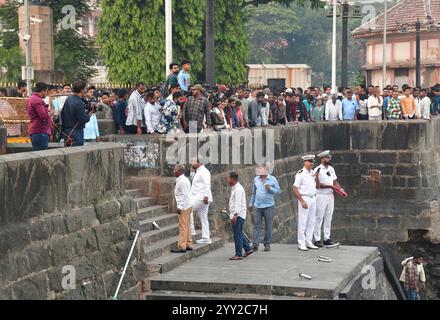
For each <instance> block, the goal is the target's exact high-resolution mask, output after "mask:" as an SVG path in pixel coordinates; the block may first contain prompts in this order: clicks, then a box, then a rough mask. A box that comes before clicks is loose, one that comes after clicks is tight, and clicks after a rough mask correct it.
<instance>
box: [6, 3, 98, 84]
mask: <svg viewBox="0 0 440 320" xmlns="http://www.w3.org/2000/svg"><path fill="white" fill-rule="evenodd" d="M38 3H39V4H42V5H47V6H49V7H51V8H52V12H53V25H54V47H55V69H56V70H59V71H62V72H63V73H64V76H65V79H66V81H73V80H75V79H83V80H88V79H90V78H91V77H93V76H94V75H95V74H96V70H95V69H94V68H91V67H89V66H90V65H93V64H94V63H95V61H96V59H97V53H96V50H95V49H94V43H93V42H92V41H90V40H88V39H86V38H85V37H83V36H81V34H79V32H78V31H77V30H78V28H79V27H80V21H81V19H82V17H83V16H85V15H87V14H88V13H89V12H90V8H89V7H88V1H87V0H41V1H38ZM67 5H71V6H73V7H74V8H75V13H76V20H77V25H76V29H75V30H64V29H62V28H59V25H60V23H61V21H62V19H63V18H64V17H65V14H64V13H62V8H63V7H64V6H67ZM19 6H20V5H19V4H18V3H17V2H16V1H15V0H7V2H6V4H5V5H4V6H1V7H0V20H1V21H2V23H3V27H2V28H3V29H7V30H8V29H11V30H12V29H13V30H15V32H4V33H1V32H0V41H1V42H2V44H3V47H4V49H7V50H9V49H11V53H8V52H6V54H7V55H8V56H13V55H14V54H17V52H18V53H19V55H17V56H16V57H17V60H18V61H21V60H20V58H22V56H23V55H22V53H21V52H20V50H19V49H18V45H19V41H20V39H19V37H18V35H17V32H18V29H19V25H18V8H19ZM17 60H16V61H17ZM23 63H24V62H20V64H10V67H13V66H14V65H15V67H13V68H17V69H16V70H15V69H14V70H11V71H10V72H12V73H13V74H14V75H16V76H17V77H20V75H21V65H22V64H23ZM37 80H38V79H37Z"/></svg>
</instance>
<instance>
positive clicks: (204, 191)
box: [191, 162, 212, 243]
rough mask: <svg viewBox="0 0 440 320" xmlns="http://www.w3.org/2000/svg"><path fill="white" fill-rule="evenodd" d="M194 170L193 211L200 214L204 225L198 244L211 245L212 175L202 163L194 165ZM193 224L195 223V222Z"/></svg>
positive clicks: (192, 188) (192, 187)
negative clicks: (209, 217) (209, 215)
mask: <svg viewBox="0 0 440 320" xmlns="http://www.w3.org/2000/svg"><path fill="white" fill-rule="evenodd" d="M193 169H194V170H195V171H196V174H195V175H194V179H193V181H192V186H191V199H192V209H193V211H197V212H198V213H199V217H200V222H201V223H202V238H201V239H199V240H197V241H196V242H197V243H211V237H210V233H209V220H208V210H209V205H210V203H212V193H211V173H210V172H209V170H208V169H207V168H206V167H205V166H204V165H203V164H202V163H200V162H197V163H196V164H194V165H193ZM192 220H193V219H192ZM191 223H194V221H192V222H191ZM192 229H193V228H192Z"/></svg>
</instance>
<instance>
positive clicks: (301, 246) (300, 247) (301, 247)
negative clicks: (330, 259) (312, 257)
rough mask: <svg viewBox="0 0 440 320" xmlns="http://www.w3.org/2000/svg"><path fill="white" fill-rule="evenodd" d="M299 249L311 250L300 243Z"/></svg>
mask: <svg viewBox="0 0 440 320" xmlns="http://www.w3.org/2000/svg"><path fill="white" fill-rule="evenodd" d="M298 250H301V251H309V249H307V247H306V246H305V245H298Z"/></svg>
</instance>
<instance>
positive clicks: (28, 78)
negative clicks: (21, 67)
mask: <svg viewBox="0 0 440 320" xmlns="http://www.w3.org/2000/svg"><path fill="white" fill-rule="evenodd" d="M24 20H25V21H24V25H25V27H24V39H25V43H24V48H25V55H26V67H25V72H24V73H25V79H24V80H26V86H27V92H28V93H27V94H28V96H30V95H31V91H32V88H31V80H32V77H31V75H32V51H31V41H32V39H31V37H30V34H31V8H30V6H29V0H24Z"/></svg>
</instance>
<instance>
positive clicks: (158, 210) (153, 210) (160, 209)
mask: <svg viewBox="0 0 440 320" xmlns="http://www.w3.org/2000/svg"><path fill="white" fill-rule="evenodd" d="M166 214H168V206H151V207H148V208H144V209H140V210H138V212H137V219H138V221H142V220H146V219H152V218H157V217H160V216H163V215H166Z"/></svg>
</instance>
